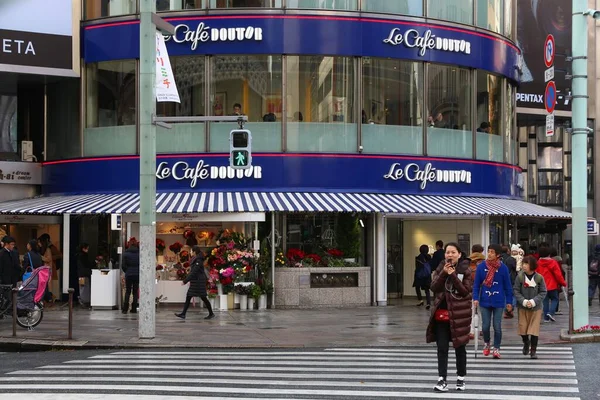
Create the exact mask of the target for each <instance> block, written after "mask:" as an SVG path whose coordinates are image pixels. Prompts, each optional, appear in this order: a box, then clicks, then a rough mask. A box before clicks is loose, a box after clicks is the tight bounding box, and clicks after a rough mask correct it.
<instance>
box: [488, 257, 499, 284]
mask: <svg viewBox="0 0 600 400" xmlns="http://www.w3.org/2000/svg"><path fill="white" fill-rule="evenodd" d="M501 263H502V262H501V261H500V260H499V259H498V258H496V259H495V260H494V261H491V260H485V265H486V266H487V268H488V272H487V275H486V277H485V280H484V281H483V285H484V286H487V287H492V283H494V274H495V273H496V271H498V268H500V265H501Z"/></svg>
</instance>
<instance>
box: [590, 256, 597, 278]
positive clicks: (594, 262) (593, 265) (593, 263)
mask: <svg viewBox="0 0 600 400" xmlns="http://www.w3.org/2000/svg"><path fill="white" fill-rule="evenodd" d="M588 275H590V276H598V275H600V270H599V268H598V259H597V258H594V259H592V261H590V265H589V266H588Z"/></svg>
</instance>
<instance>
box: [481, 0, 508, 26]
mask: <svg viewBox="0 0 600 400" xmlns="http://www.w3.org/2000/svg"><path fill="white" fill-rule="evenodd" d="M503 2H504V0H477V26H480V27H482V28H484V29H488V30H490V31H494V32H498V33H502V28H503V26H502V22H503V21H502V16H503V14H504V8H503V6H502V5H503V4H502V3H503Z"/></svg>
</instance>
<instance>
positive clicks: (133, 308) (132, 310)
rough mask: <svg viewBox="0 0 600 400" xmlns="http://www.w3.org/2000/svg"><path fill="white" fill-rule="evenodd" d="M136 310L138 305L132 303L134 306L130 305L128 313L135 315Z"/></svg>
mask: <svg viewBox="0 0 600 400" xmlns="http://www.w3.org/2000/svg"><path fill="white" fill-rule="evenodd" d="M137 309H138V305H137V304H135V303H134V304H132V305H131V311H130V312H131V313H132V314H137Z"/></svg>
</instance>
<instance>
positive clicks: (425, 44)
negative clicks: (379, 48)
mask: <svg viewBox="0 0 600 400" xmlns="http://www.w3.org/2000/svg"><path fill="white" fill-rule="evenodd" d="M383 43H385V44H389V45H392V46H399V45H404V46H406V47H408V48H416V49H418V50H419V55H420V56H421V57H423V56H424V55H425V53H427V50H440V51H448V52H453V53H463V54H471V42H468V41H466V40H458V39H449V38H445V37H440V36H436V35H434V34H433V33H432V32H431V30H426V31H425V32H423V33H422V34H421V33H420V32H419V31H418V30H416V29H408V30H406V31H405V32H402V30H401V29H400V28H394V29H392V30H391V31H390V34H389V35H388V37H387V38H385V39H383Z"/></svg>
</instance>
